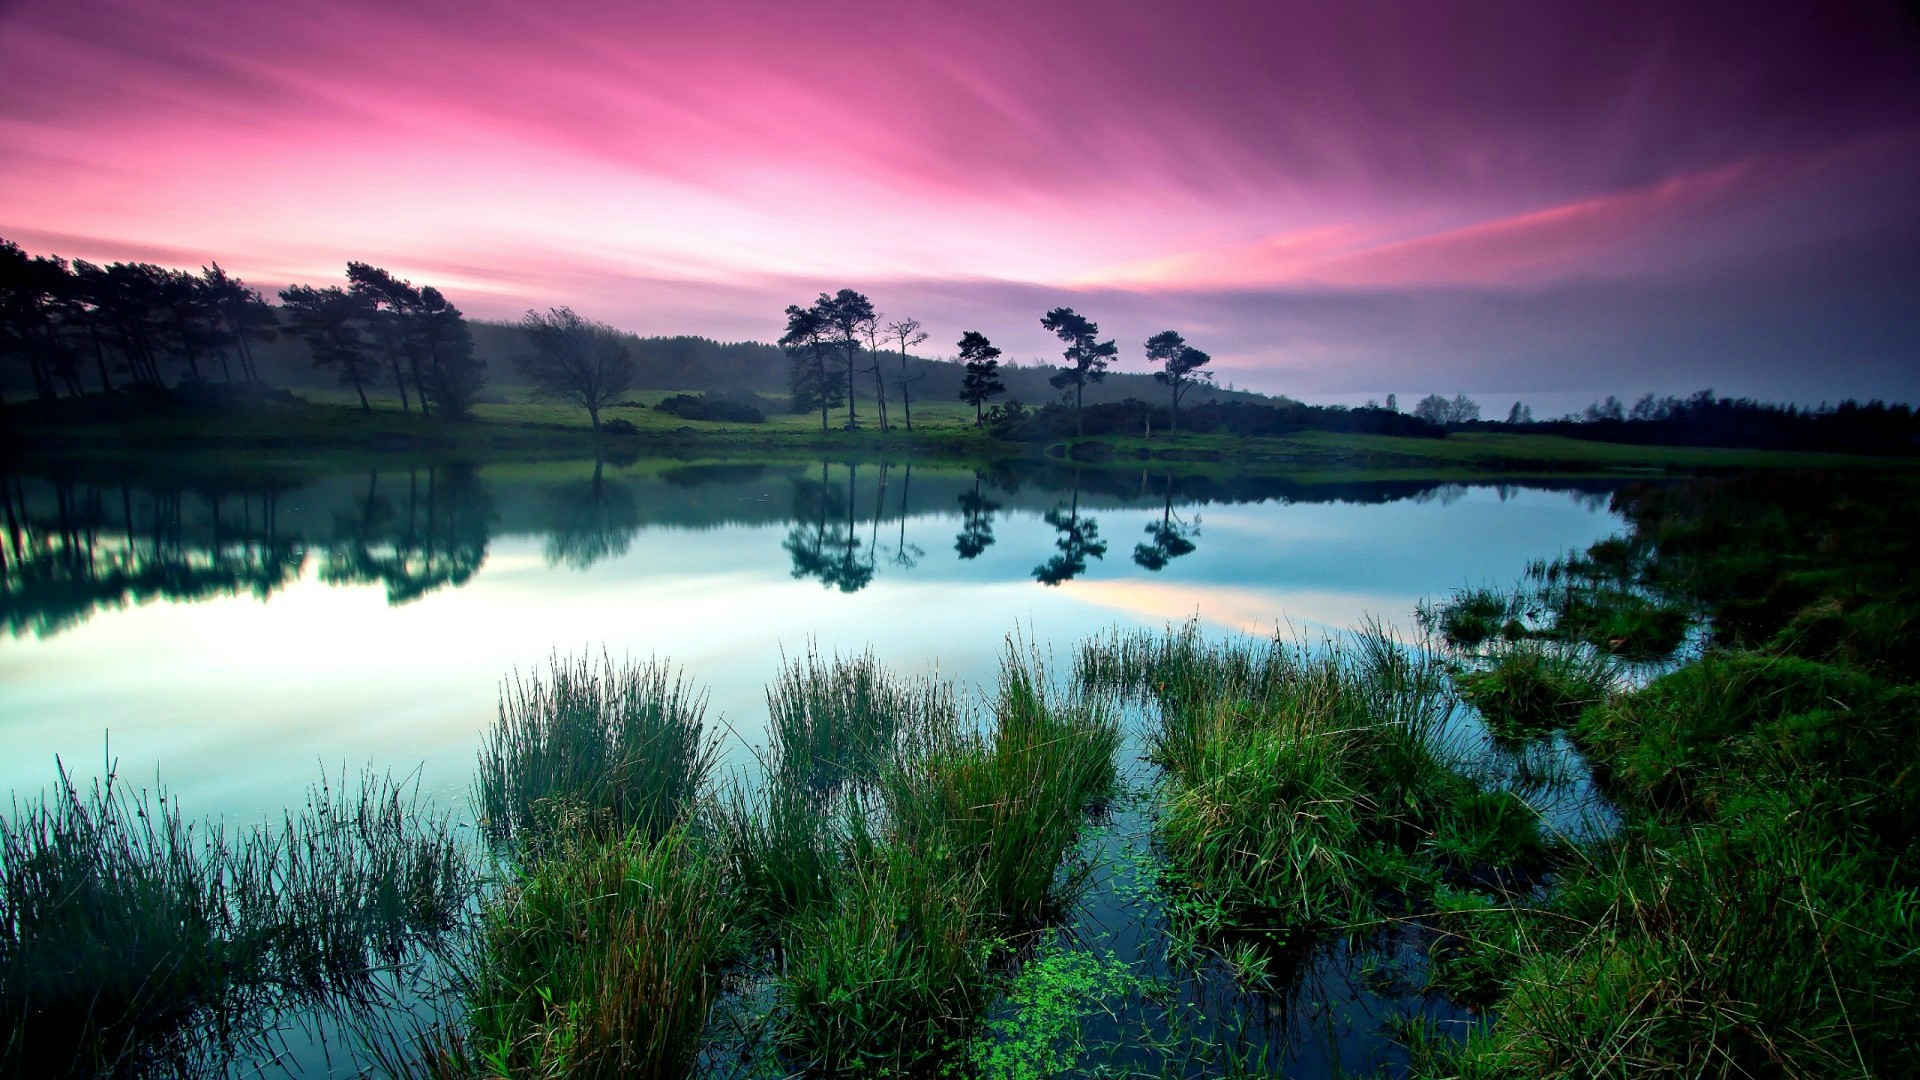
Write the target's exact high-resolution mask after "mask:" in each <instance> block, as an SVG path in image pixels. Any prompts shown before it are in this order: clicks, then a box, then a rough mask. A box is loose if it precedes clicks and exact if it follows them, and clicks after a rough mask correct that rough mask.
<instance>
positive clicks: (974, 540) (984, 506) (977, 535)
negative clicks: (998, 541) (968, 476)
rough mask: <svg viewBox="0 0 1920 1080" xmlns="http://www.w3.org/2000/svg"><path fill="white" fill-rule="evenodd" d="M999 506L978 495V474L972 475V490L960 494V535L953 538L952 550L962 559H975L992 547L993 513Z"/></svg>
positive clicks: (976, 471) (975, 472)
mask: <svg viewBox="0 0 1920 1080" xmlns="http://www.w3.org/2000/svg"><path fill="white" fill-rule="evenodd" d="M998 509H1000V504H999V503H997V502H993V501H992V500H990V499H988V498H987V497H986V496H984V495H982V494H980V473H979V471H978V470H975V471H974V474H973V490H972V491H963V492H961V493H960V520H961V522H962V524H961V526H960V535H958V536H956V537H954V538H953V550H955V551H957V552H959V553H960V557H961V558H963V559H972V558H977V557H978V556H979V554H980V553H981V552H983V551H985V550H987V549H988V548H990V547H992V546H993V512H994V511H995V510H998Z"/></svg>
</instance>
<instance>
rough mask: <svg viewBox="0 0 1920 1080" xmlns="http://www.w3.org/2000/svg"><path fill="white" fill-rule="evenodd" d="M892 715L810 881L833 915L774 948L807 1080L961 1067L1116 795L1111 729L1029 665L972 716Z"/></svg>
mask: <svg viewBox="0 0 1920 1080" xmlns="http://www.w3.org/2000/svg"><path fill="white" fill-rule="evenodd" d="M904 700H907V701H909V702H918V703H919V704H918V705H917V706H915V707H912V708H910V709H909V712H908V715H907V717H906V721H907V722H905V723H902V724H901V725H899V726H898V728H897V729H896V730H897V732H898V733H899V736H900V737H899V738H898V739H897V740H896V742H895V745H894V746H893V748H892V750H891V752H890V754H889V755H888V757H887V760H886V764H885V765H884V767H883V768H881V769H880V770H879V771H878V775H877V777H876V780H875V783H874V784H873V785H872V787H871V789H870V791H869V792H867V793H857V794H856V795H855V796H854V797H852V798H850V799H849V800H848V801H846V802H845V803H844V804H843V805H844V809H843V811H842V813H841V815H840V816H839V818H838V821H839V822H840V823H841V824H840V826H839V829H840V831H839V838H840V843H839V846H838V848H837V853H836V854H835V855H834V856H832V857H831V858H830V859H822V860H820V862H819V863H817V864H814V863H810V864H809V865H830V866H831V868H832V869H831V871H830V873H828V874H826V875H823V876H824V877H825V878H826V884H825V888H824V889H823V890H822V891H825V892H828V893H830V899H829V900H828V901H827V902H824V903H818V902H817V903H816V904H815V905H814V907H813V909H812V912H811V914H810V915H808V916H806V917H803V918H800V919H797V920H795V921H794V922H793V923H792V924H791V925H790V926H789V928H788V931H787V933H786V935H785V938H784V942H783V944H784V960H785V968H784V972H783V975H782V978H781V992H782V998H783V1002H784V1006H785V1012H784V1014H783V1015H784V1016H785V1017H786V1020H785V1023H784V1025H783V1031H782V1046H783V1049H784V1051H785V1054H786V1057H787V1058H788V1059H789V1060H790V1061H792V1062H794V1063H796V1064H800V1065H804V1066H805V1067H807V1068H810V1069H821V1070H826V1071H836V1072H845V1071H854V1072H870V1073H871V1072H880V1073H894V1074H900V1075H919V1074H922V1073H924V1072H925V1071H926V1070H928V1069H932V1068H937V1067H948V1066H954V1065H955V1064H956V1063H959V1062H961V1061H962V1060H963V1059H964V1056H965V1052H966V1047H967V1044H968V1040H969V1038H970V1037H971V1035H972V1033H973V1032H974V1031H975V1030H976V1028H977V1025H978V1022H979V1018H980V1014H981V1011H982V1009H983V1007H984V1005H985V1004H986V1003H987V1002H988V1001H989V1000H991V997H992V993H991V988H992V983H993V973H994V963H995V959H996V957H999V956H1001V955H1003V954H1004V953H1005V952H1006V950H1007V949H1008V948H1009V942H1011V941H1013V940H1015V939H1017V938H1018V936H1019V935H1022V934H1025V933H1028V932H1030V931H1031V930H1033V929H1034V928H1036V927H1038V926H1039V925H1040V924H1041V923H1042V922H1043V921H1044V920H1046V919H1048V918H1050V917H1053V916H1055V915H1057V914H1058V913H1059V912H1061V911H1063V910H1064V909H1065V907H1066V906H1067V905H1068V904H1069V903H1070V902H1071V899H1072V896H1073V895H1074V894H1075V892H1076V891H1077V890H1078V888H1079V887H1080V886H1081V885H1082V884H1083V883H1084V867H1076V866H1074V865H1072V860H1071V859H1070V857H1069V856H1070V854H1071V852H1072V851H1073V849H1074V845H1075V842H1076V840H1077V838H1078V836H1079V834H1080V832H1081V829H1082V826H1083V824H1084V823H1085V821H1086V819H1087V817H1088V815H1089V814H1090V813H1093V812H1094V811H1096V810H1097V809H1098V808H1099V807H1100V806H1101V805H1103V804H1104V802H1105V801H1106V799H1107V798H1109V797H1110V796H1111V794H1112V791H1113V789H1114V785H1115V783H1116V778H1115V765H1114V755H1115V753H1116V752H1117V750H1118V747H1119V743H1120V732H1119V728H1118V725H1117V723H1116V722H1115V721H1114V719H1113V718H1112V716H1111V715H1110V713H1108V712H1107V711H1106V710H1105V709H1104V708H1102V707H1101V706H1100V704H1099V703H1098V702H1097V701H1096V700H1094V699H1091V698H1089V697H1087V696H1086V695H1081V694H1067V693H1064V692H1061V691H1058V690H1056V689H1055V688H1053V686H1052V684H1051V680H1050V678H1049V676H1048V674H1047V671H1046V668H1045V665H1044V663H1043V662H1042V660H1041V659H1040V658H1039V657H1038V656H1036V655H1034V654H1033V653H1032V652H1030V651H1028V652H1022V651H1021V650H1020V649H1018V648H1017V647H1016V646H1013V645H1011V644H1010V646H1009V651H1008V655H1007V658H1006V659H1005V661H1004V662H1003V664H1002V668H1001V675H1000V680H999V686H998V689H997V691H996V692H995V694H994V696H993V698H992V699H991V700H990V701H989V702H988V703H987V709H986V715H985V716H984V717H976V716H974V715H972V714H970V713H968V712H966V711H962V710H959V709H956V708H955V707H954V704H953V698H952V695H951V692H950V691H940V692H934V691H931V690H929V691H924V692H921V693H918V694H914V695H910V696H909V697H907V698H906V699H904ZM808 827H809V828H811V827H812V826H808ZM807 880H808V883H809V884H811V883H812V882H814V881H817V880H819V879H815V878H808V879H807Z"/></svg>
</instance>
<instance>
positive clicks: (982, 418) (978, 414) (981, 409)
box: [973, 398, 987, 427]
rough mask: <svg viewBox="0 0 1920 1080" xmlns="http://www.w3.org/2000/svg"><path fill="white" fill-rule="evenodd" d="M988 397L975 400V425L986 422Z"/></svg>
mask: <svg viewBox="0 0 1920 1080" xmlns="http://www.w3.org/2000/svg"><path fill="white" fill-rule="evenodd" d="M986 400H987V399H986V398H975V399H974V402H973V426H974V427H979V426H981V425H982V424H984V423H985V422H986V418H987V411H986Z"/></svg>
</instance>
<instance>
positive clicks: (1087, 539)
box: [1033, 469, 1107, 585]
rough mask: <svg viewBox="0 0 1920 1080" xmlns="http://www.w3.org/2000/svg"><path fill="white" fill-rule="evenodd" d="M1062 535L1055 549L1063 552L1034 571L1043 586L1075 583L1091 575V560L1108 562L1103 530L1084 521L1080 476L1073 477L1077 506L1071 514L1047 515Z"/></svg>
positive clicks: (1056, 510)
mask: <svg viewBox="0 0 1920 1080" xmlns="http://www.w3.org/2000/svg"><path fill="white" fill-rule="evenodd" d="M1044 520H1045V521H1046V523H1047V524H1049V525H1051V526H1053V528H1054V530H1055V531H1057V532H1058V533H1059V534H1060V535H1059V536H1058V537H1057V538H1055V540H1054V542H1053V546H1054V547H1056V548H1058V549H1059V552H1058V553H1057V554H1055V555H1054V556H1053V557H1052V558H1049V559H1048V560H1047V561H1046V562H1043V563H1041V564H1040V565H1039V566H1036V567H1034V568H1033V578H1034V580H1035V581H1038V582H1039V583H1040V584H1042V585H1058V584H1060V583H1061V582H1064V581H1071V580H1073V579H1074V578H1076V577H1079V576H1080V575H1081V574H1084V573H1086V572H1087V559H1088V558H1095V559H1104V558H1106V555H1107V544H1106V541H1104V540H1102V539H1100V526H1099V525H1098V524H1097V523H1096V522H1095V521H1094V520H1093V519H1092V518H1086V519H1084V520H1083V519H1082V518H1081V517H1080V472H1079V470H1078V469H1076V470H1074V473H1073V502H1072V505H1071V506H1070V507H1069V508H1068V511H1067V513H1065V514H1062V513H1061V512H1060V508H1059V507H1055V508H1054V509H1052V510H1049V511H1047V513H1046V515H1045V519H1044Z"/></svg>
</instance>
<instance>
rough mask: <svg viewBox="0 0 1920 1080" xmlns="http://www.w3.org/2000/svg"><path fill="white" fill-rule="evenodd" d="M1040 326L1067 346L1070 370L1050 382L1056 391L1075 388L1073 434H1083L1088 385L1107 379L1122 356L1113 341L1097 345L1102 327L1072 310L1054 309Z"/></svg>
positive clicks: (1063, 371) (1052, 378) (1066, 368)
mask: <svg viewBox="0 0 1920 1080" xmlns="http://www.w3.org/2000/svg"><path fill="white" fill-rule="evenodd" d="M1040 325H1041V326H1042V327H1045V328H1046V329H1048V330H1051V331H1053V333H1054V335H1055V336H1056V337H1058V338H1059V339H1060V340H1061V341H1063V342H1065V343H1066V346H1067V348H1066V354H1065V355H1066V359H1067V366H1066V367H1065V368H1062V369H1061V370H1060V372H1059V373H1058V374H1056V375H1054V376H1052V377H1051V378H1049V379H1048V380H1047V382H1048V384H1049V385H1051V386H1052V387H1053V388H1054V389H1055V390H1064V389H1066V388H1067V387H1069V386H1071V387H1073V433H1074V434H1075V435H1080V434H1084V432H1085V428H1084V427H1083V426H1082V424H1081V416H1080V406H1081V401H1082V398H1083V397H1084V395H1085V392H1086V389H1087V384H1088V383H1090V382H1095V383H1097V382H1099V381H1101V380H1102V379H1105V378H1106V377H1107V365H1108V364H1109V363H1111V362H1112V361H1113V358H1114V356H1115V355H1116V354H1117V353H1119V351H1120V350H1119V347H1118V346H1116V345H1114V343H1113V342H1111V341H1096V340H1095V339H1096V338H1098V337H1099V336H1100V324H1098V323H1096V322H1093V321H1092V320H1090V319H1088V318H1086V317H1085V316H1083V315H1080V314H1079V313H1077V312H1075V311H1074V310H1073V309H1072V308H1054V309H1053V310H1052V311H1049V312H1047V313H1046V315H1045V316H1043V317H1042V318H1041V320H1040Z"/></svg>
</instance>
